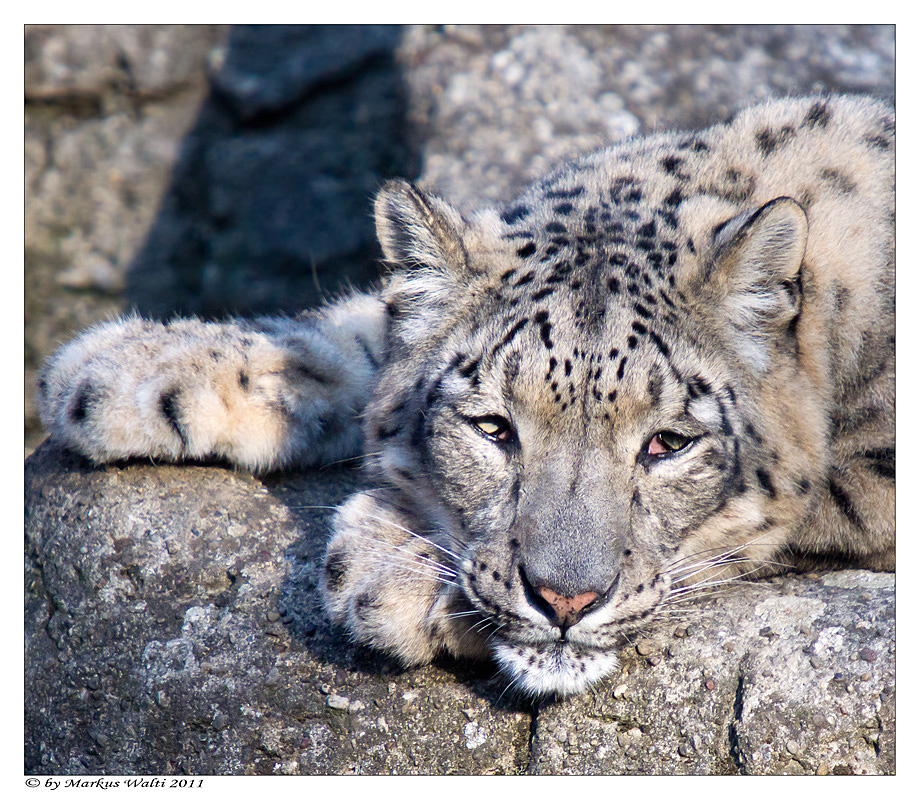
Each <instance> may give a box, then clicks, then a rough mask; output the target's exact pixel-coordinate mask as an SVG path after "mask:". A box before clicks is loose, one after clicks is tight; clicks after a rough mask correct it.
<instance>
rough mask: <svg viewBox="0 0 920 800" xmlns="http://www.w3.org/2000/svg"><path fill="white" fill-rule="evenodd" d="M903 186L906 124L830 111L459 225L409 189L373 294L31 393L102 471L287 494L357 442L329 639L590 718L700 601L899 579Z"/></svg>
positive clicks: (98, 334)
mask: <svg viewBox="0 0 920 800" xmlns="http://www.w3.org/2000/svg"><path fill="white" fill-rule="evenodd" d="M893 158H894V116H893V113H892V111H891V109H890V108H888V107H887V106H885V105H884V104H882V103H879V102H877V101H873V100H870V99H865V98H852V97H816V98H805V99H800V100H786V101H775V102H770V103H767V104H764V105H761V106H758V107H755V108H752V109H750V110H748V111H746V112H743V113H742V114H740V115H739V116H738V117H736V118H735V119H734V120H733V121H732V122H730V123H728V124H726V125H719V126H716V127H713V128H710V129H708V130H704V131H699V132H696V133H689V134H681V133H677V134H660V135H655V136H650V137H647V138H638V139H635V140H631V141H628V142H624V143H622V144H619V145H617V146H615V147H612V148H609V149H607V150H603V151H601V152H599V153H595V154H593V155H589V156H587V157H585V158H582V159H580V160H578V161H575V162H573V163H571V164H569V165H567V166H565V167H564V168H562V169H561V170H559V171H557V172H555V173H553V174H551V175H549V176H547V177H546V178H545V179H544V180H542V181H540V182H538V183H537V184H535V185H534V186H532V187H531V188H530V189H528V190H527V191H525V192H524V193H523V194H522V195H521V196H520V197H518V198H517V199H515V200H514V201H513V202H511V203H509V204H507V205H506V206H503V207H499V208H494V209H486V210H484V211H482V212H480V213H478V214H476V215H474V216H472V217H469V218H462V217H461V215H460V214H459V213H458V212H457V211H456V210H454V209H453V208H452V207H451V206H450V205H448V204H447V203H445V202H444V201H442V200H440V199H438V198H436V197H433V196H431V195H429V194H426V193H425V192H423V191H421V190H420V189H418V188H416V187H413V186H411V185H410V184H408V183H405V182H402V181H394V182H391V183H389V184H387V185H386V186H385V187H384V188H383V190H382V191H381V193H380V195H379V196H378V199H377V203H376V218H377V226H378V235H379V238H380V241H381V245H382V247H383V251H384V254H385V257H386V259H387V261H388V262H390V264H391V266H392V271H391V274H390V277H389V278H388V279H387V280H386V282H385V283H384V285H383V287H382V289H381V290H380V292H379V293H378V294H375V295H367V296H356V297H354V298H351V299H349V300H347V301H344V302H343V303H341V304H339V305H336V306H332V307H330V308H328V309H326V310H325V311H323V312H321V313H319V314H316V315H313V316H312V317H310V318H308V319H306V320H304V321H301V320H293V321H284V322H280V321H275V322H271V321H263V322H261V323H259V324H248V323H233V324H230V325H226V326H214V325H207V324H205V323H201V322H197V321H190V322H183V323H174V324H173V326H166V327H156V326H153V325H152V324H151V323H146V322H142V321H140V320H132V321H128V322H121V323H117V324H116V325H115V326H112V327H105V326H103V327H102V328H100V329H97V330H96V331H90V332H89V333H88V334H85V335H84V336H83V337H82V338H80V339H78V340H77V341H76V342H75V343H73V344H71V345H69V346H68V347H67V348H64V349H63V350H62V352H61V353H60V354H58V356H56V358H55V359H54V360H52V362H51V363H50V365H49V367H48V368H47V370H46V371H45V373H44V375H43V377H42V384H41V385H42V388H41V394H42V408H43V413H44V415H45V420H46V422H47V423H48V425H49V427H50V428H51V430H52V432H53V433H55V434H56V435H59V436H62V437H64V438H65V440H66V441H68V442H69V443H70V444H71V445H72V446H74V447H76V448H78V449H80V450H81V451H83V452H85V453H87V454H88V455H90V456H91V457H94V458H96V459H97V460H107V459H111V458H117V457H123V456H127V455H138V454H150V455H157V456H162V457H170V458H182V457H188V456H193V457H200V456H203V455H208V454H217V455H221V456H224V457H227V458H230V459H231V460H235V461H237V462H239V463H243V464H246V465H249V466H252V467H255V468H275V467H279V466H285V465H288V464H292V463H300V464H306V463H317V462H321V461H324V460H328V459H330V458H332V457H343V456H345V455H352V454H356V453H357V452H359V444H358V440H359V437H358V435H357V433H356V432H357V430H358V419H359V418H360V419H361V420H362V424H363V430H364V434H363V439H364V445H363V450H364V453H365V458H366V461H367V464H368V468H369V470H370V472H371V474H372V475H373V476H374V477H375V478H376V479H377V481H378V483H379V486H380V488H378V489H375V490H373V491H370V492H365V493H360V494H358V495H355V496H354V497H352V498H351V499H350V500H348V501H347V502H346V503H345V504H344V505H343V506H342V508H341V509H340V510H339V511H338V513H337V515H336V517H335V520H334V532H333V536H332V539H331V541H330V543H329V546H328V554H327V562H326V585H325V589H324V597H325V601H326V606H327V609H328V611H329V613H330V615H331V617H332V618H333V619H334V620H335V621H337V622H340V623H342V624H343V625H344V626H345V627H346V628H347V629H348V631H349V632H350V634H351V635H352V636H353V637H354V638H355V639H356V640H358V641H361V642H364V643H367V644H370V645H373V646H375V647H379V648H381V649H384V650H386V651H388V652H391V653H393V654H395V655H397V656H398V657H400V658H401V659H402V660H403V661H404V662H406V663H407V664H413V663H421V662H424V661H427V660H429V659H430V658H432V657H433V656H435V655H436V654H437V653H439V652H448V653H452V654H454V655H460V656H463V655H483V654H486V653H491V654H492V655H494V656H495V657H496V658H497V659H498V661H499V662H500V663H501V664H502V666H503V668H504V669H505V671H506V672H507V674H508V676H509V677H510V679H511V680H512V682H513V683H514V684H515V685H516V686H518V687H519V688H521V689H522V690H524V691H528V692H532V693H535V694H539V693H568V692H575V691H580V690H581V689H583V688H584V687H585V686H587V685H588V684H589V683H591V682H592V681H594V680H597V679H599V678H600V677H602V676H603V675H604V674H606V673H608V672H609V671H610V670H611V669H612V668H613V667H614V666H615V664H616V660H615V652H616V649H617V647H618V645H620V644H621V643H622V642H623V641H624V636H625V635H627V634H628V633H629V631H630V630H632V629H634V628H636V627H637V626H640V625H642V624H644V623H646V622H647V621H648V620H649V619H651V618H652V617H654V616H655V615H656V614H657V613H659V612H660V611H661V610H662V609H663V608H664V607H666V606H667V605H668V604H669V603H671V602H673V601H674V600H675V598H677V597H679V596H681V593H682V592H684V591H685V589H684V588H683V587H685V586H686V584H688V583H693V582H694V581H700V580H703V579H708V580H710V581H711V580H713V579H715V580H721V579H725V578H729V577H730V576H732V575H737V574H740V573H746V572H749V571H751V570H752V569H760V570H761V571H768V570H772V569H778V568H781V567H782V566H783V565H787V564H796V563H797V564H820V563H834V564H841V563H847V564H854V565H860V566H864V567H868V568H872V569H892V568H893V565H894V514H893V503H894V250H893V188H894V175H893ZM119 326H121V327H119ZM183 326H185V327H183ZM371 376H373V379H372V378H371Z"/></svg>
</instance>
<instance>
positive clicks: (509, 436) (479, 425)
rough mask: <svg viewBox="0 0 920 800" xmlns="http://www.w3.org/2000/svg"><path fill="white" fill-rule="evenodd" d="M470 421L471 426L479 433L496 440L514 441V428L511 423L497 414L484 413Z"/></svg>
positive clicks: (506, 442)
mask: <svg viewBox="0 0 920 800" xmlns="http://www.w3.org/2000/svg"><path fill="white" fill-rule="evenodd" d="M470 422H471V423H472V424H473V427H474V428H476V430H478V431H479V432H480V433H484V434H485V435H486V436H488V437H489V438H490V439H494V440H495V441H497V442H503V443H505V444H508V443H510V442H512V441H514V429H513V428H512V427H511V423H510V422H509V421H508V420H506V419H505V418H504V417H500V416H498V414H486V415H485V416H483V417H475V418H474V419H471V420H470Z"/></svg>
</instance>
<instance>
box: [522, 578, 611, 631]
mask: <svg viewBox="0 0 920 800" xmlns="http://www.w3.org/2000/svg"><path fill="white" fill-rule="evenodd" d="M536 591H537V594H538V595H540V597H542V598H543V599H544V600H545V601H546V602H547V603H548V604H549V607H550V609H552V612H553V613H554V614H555V617H556V618H555V620H553V621H554V622H555V623H556V625H558V626H559V627H560V628H563V629H565V628H571V627H572V626H573V625H574V624H575V623H576V622H578V620H580V619H581V618H582V617H583V616H584V615H585V614H587V613H588V610H589V609H588V607H589V606H590V605H591V604H592V603H594V602H595V601H596V600H597V599H598V598H599V597H600V595H599V594H598V593H597V592H582V593H581V594H577V595H575V597H565V596H564V595H561V594H559V593H558V592H554V591H553V590H552V589H550V588H549V587H548V586H538V587H537V589H536Z"/></svg>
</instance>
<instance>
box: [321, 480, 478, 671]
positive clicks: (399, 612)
mask: <svg viewBox="0 0 920 800" xmlns="http://www.w3.org/2000/svg"><path fill="white" fill-rule="evenodd" d="M332 526H333V535H332V538H331V540H330V542H329V545H328V547H327V549H326V570H325V585H324V589H323V600H324V602H325V606H326V610H327V613H328V614H329V616H330V618H331V619H332V620H333V622H336V623H338V624H341V625H344V626H345V628H346V629H347V630H348V631H349V633H350V634H351V637H352V639H353V640H355V641H358V642H362V643H363V644H367V645H370V646H372V647H375V648H377V649H379V650H383V651H385V652H387V653H390V654H391V655H394V656H396V657H397V658H399V660H400V661H402V662H403V663H404V664H406V665H407V666H409V665H414V664H422V663H425V662H428V661H430V660H431V659H432V658H434V657H435V656H436V655H437V654H438V653H439V652H442V651H443V652H448V653H450V654H452V655H455V656H468V657H483V656H485V655H487V652H488V651H487V648H486V645H485V643H484V640H483V639H482V637H481V636H480V635H479V633H477V631H476V630H475V629H474V628H475V626H476V625H477V623H479V622H481V621H482V620H481V618H480V617H479V616H478V615H477V614H476V613H475V612H474V611H473V610H472V608H471V606H470V605H469V603H468V602H467V601H466V599H465V597H464V595H463V593H462V591H461V589H460V586H459V581H458V577H457V572H458V565H459V561H460V559H461V558H462V555H461V554H460V553H457V552H455V550H456V548H455V547H453V548H452V547H451V546H450V539H449V538H448V537H447V536H443V535H442V536H438V533H437V532H434V533H432V532H430V531H426V532H422V529H421V528H420V526H419V523H418V520H415V519H413V518H411V516H410V515H409V514H407V513H406V512H405V511H402V510H400V509H399V508H398V507H397V506H395V505H394V504H393V502H392V500H391V499H390V498H389V497H388V495H387V494H386V493H385V492H383V491H370V492H361V493H359V494H356V495H353V496H352V497H350V498H349V499H348V500H347V501H346V502H345V503H344V504H343V505H342V506H340V507H339V509H338V511H337V512H336V514H335V517H334V518H333V522H332Z"/></svg>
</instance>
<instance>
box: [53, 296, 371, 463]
mask: <svg viewBox="0 0 920 800" xmlns="http://www.w3.org/2000/svg"><path fill="white" fill-rule="evenodd" d="M384 316H385V315H384V306H383V303H382V302H381V301H380V300H379V299H378V298H377V297H375V296H373V295H368V294H357V295H354V296H352V297H350V298H347V299H345V300H342V301H340V302H338V303H335V304H332V305H329V306H327V307H325V308H323V309H321V310H319V311H315V312H310V313H305V314H303V315H301V316H300V317H297V318H282V317H267V318H260V319H254V320H235V321H231V322H223V323H210V322H202V321H201V320H197V319H181V320H176V321H174V322H170V323H166V324H163V323H158V322H150V321H147V320H143V319H140V318H137V317H134V318H127V319H120V320H116V321H114V322H108V323H103V324H100V325H97V326H96V327H94V328H90V329H89V330H88V331H86V332H84V333H83V334H81V335H80V336H78V337H77V338H76V339H75V340H74V341H72V342H70V343H69V344H67V345H65V346H64V347H62V348H61V349H60V350H59V351H58V352H57V353H56V354H55V355H54V356H53V357H52V358H51V359H50V360H49V361H48V363H47V364H46V366H45V367H44V369H43V371H42V374H41V376H40V378H39V381H38V395H39V409H40V411H41V415H42V420H43V422H44V423H45V426H46V427H47V429H48V431H49V432H50V433H51V435H52V436H53V437H55V438H57V439H59V440H60V441H62V442H63V443H64V444H65V445H67V446H68V447H70V448H71V449H73V450H75V451H77V452H79V453H82V454H83V455H85V456H88V457H89V458H90V459H92V460H93V461H96V462H106V461H113V460H118V459H121V458H127V457H132V456H150V457H152V458H163V459H167V460H180V459H195V458H225V459H228V460H229V461H231V462H233V463H235V464H239V465H241V466H244V467H246V468H249V469H252V470H256V471H263V470H272V469H277V468H282V467H288V466H297V465H311V464H322V463H328V462H330V461H334V460H337V459H342V458H349V457H352V456H355V455H359V454H360V452H361V442H362V435H361V424H360V414H361V412H362V411H363V409H364V406H365V405H366V403H367V401H368V399H369V397H370V393H371V391H372V389H373V385H374V378H375V374H376V371H377V368H378V366H379V365H380V363H381V362H382V359H383V350H384Z"/></svg>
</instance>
